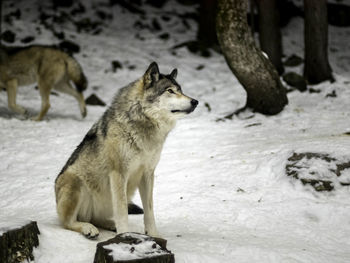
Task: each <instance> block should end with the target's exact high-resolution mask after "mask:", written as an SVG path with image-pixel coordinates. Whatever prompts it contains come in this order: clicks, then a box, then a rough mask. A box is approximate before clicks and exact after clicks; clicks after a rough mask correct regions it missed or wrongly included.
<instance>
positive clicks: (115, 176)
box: [109, 171, 128, 233]
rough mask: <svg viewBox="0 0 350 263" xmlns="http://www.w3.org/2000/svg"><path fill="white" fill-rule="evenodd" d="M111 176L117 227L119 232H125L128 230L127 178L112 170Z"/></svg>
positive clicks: (114, 215)
mask: <svg viewBox="0 0 350 263" xmlns="http://www.w3.org/2000/svg"><path fill="white" fill-rule="evenodd" d="M109 178H110V184H111V192H112V206H113V219H114V222H115V227H116V230H117V233H125V232H128V201H127V196H126V189H127V180H126V178H124V177H123V175H121V174H120V173H118V172H117V171H112V172H111V173H110V175H109Z"/></svg>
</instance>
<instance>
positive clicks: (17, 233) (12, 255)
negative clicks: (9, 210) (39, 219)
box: [0, 221, 40, 263]
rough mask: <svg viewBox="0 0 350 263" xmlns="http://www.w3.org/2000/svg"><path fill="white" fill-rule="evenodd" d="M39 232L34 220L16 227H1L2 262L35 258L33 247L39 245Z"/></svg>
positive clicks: (0, 248)
mask: <svg viewBox="0 0 350 263" xmlns="http://www.w3.org/2000/svg"><path fill="white" fill-rule="evenodd" d="M5 231H6V232H5ZM39 234H40V232H39V229H38V226H37V224H36V222H34V221H33V222H29V223H28V224H26V225H24V226H22V227H16V228H14V229H11V228H10V229H9V230H8V229H6V228H0V262H4V263H5V262H6V263H18V262H22V261H24V260H27V261H32V260H34V256H33V248H34V247H37V246H38V245H39V238H38V235H39Z"/></svg>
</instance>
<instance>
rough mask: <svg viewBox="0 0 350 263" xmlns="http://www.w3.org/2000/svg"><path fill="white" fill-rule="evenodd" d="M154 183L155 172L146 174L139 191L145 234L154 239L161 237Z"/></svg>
mask: <svg viewBox="0 0 350 263" xmlns="http://www.w3.org/2000/svg"><path fill="white" fill-rule="evenodd" d="M153 183H154V173H153V171H152V172H149V173H147V172H146V173H145V174H144V175H143V176H142V179H141V181H140V185H139V191H140V196H141V200H142V206H143V209H144V223H145V233H146V234H147V235H150V236H153V237H159V234H158V231H157V228H156V223H155V219H154V212H153Z"/></svg>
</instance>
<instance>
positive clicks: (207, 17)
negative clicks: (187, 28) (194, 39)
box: [198, 0, 218, 47]
mask: <svg viewBox="0 0 350 263" xmlns="http://www.w3.org/2000/svg"><path fill="white" fill-rule="evenodd" d="M200 3H201V5H200V13H199V28H198V39H199V40H200V41H201V42H202V43H203V44H205V45H206V46H208V47H211V46H213V45H217V43H218V40H217V37H216V29H215V15H216V5H217V0H201V1H200Z"/></svg>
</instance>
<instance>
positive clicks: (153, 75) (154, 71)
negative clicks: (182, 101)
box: [143, 62, 159, 83]
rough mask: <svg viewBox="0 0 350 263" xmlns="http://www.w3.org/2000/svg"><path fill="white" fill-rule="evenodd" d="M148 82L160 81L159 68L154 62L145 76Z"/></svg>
mask: <svg viewBox="0 0 350 263" xmlns="http://www.w3.org/2000/svg"><path fill="white" fill-rule="evenodd" d="M143 76H144V78H145V80H146V82H148V83H152V82H154V81H158V80H159V68H158V65H157V63H156V62H152V63H151V64H150V65H149V66H148V69H147V70H146V72H145V74H144V75H143Z"/></svg>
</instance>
